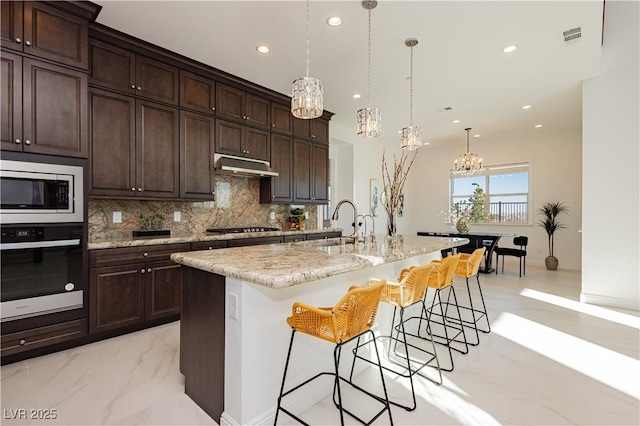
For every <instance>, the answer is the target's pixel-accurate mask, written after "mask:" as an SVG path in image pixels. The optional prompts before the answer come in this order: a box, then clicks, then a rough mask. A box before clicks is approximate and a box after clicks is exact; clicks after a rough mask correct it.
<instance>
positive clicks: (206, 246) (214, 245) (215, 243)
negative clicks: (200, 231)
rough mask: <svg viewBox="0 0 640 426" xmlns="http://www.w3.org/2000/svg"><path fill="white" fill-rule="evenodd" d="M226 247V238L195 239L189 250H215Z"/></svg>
mask: <svg viewBox="0 0 640 426" xmlns="http://www.w3.org/2000/svg"><path fill="white" fill-rule="evenodd" d="M226 247H227V241H226V240H212V241H196V242H193V243H191V251H199V250H215V249H221V248H226Z"/></svg>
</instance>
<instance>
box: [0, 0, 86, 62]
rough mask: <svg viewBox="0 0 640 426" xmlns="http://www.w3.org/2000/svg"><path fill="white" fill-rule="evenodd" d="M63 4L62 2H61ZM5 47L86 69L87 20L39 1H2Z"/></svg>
mask: <svg viewBox="0 0 640 426" xmlns="http://www.w3.org/2000/svg"><path fill="white" fill-rule="evenodd" d="M61 3H62V2H61ZM1 4H2V27H1V28H2V37H1V41H2V46H3V47H6V48H9V49H14V50H18V51H21V52H24V53H27V54H30V55H35V56H38V57H41V58H45V59H49V60H52V61H56V62H60V63H62V64H66V65H71V66H73V67H77V68H81V69H85V70H86V69H87V68H88V65H89V60H88V58H89V57H88V47H87V46H88V28H89V24H88V20H87V19H86V18H82V17H79V16H74V15H72V14H70V13H66V12H65V11H63V10H61V9H59V8H56V7H52V6H49V5H46V4H42V3H39V2H33V1H27V2H19V1H3V2H1Z"/></svg>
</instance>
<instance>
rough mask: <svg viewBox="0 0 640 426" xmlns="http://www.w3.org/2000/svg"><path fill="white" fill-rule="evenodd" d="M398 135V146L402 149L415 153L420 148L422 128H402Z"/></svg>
mask: <svg viewBox="0 0 640 426" xmlns="http://www.w3.org/2000/svg"><path fill="white" fill-rule="evenodd" d="M400 133H401V136H400V145H401V147H402V149H406V150H407V151H415V150H416V149H418V148H420V147H421V146H422V127H420V126H409V127H404V128H403V129H402V130H401V131H400Z"/></svg>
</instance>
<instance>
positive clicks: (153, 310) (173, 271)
mask: <svg viewBox="0 0 640 426" xmlns="http://www.w3.org/2000/svg"><path fill="white" fill-rule="evenodd" d="M146 266H147V273H146V278H145V280H146V282H145V287H146V293H145V297H146V307H145V320H146V321H150V320H154V319H156V318H162V317H166V316H169V315H175V314H179V313H180V305H181V303H182V299H181V291H182V268H181V265H179V264H176V263H173V262H172V261H170V260H169V261H165V262H151V263H147V264H146Z"/></svg>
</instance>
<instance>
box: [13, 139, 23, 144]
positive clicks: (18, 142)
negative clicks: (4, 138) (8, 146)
mask: <svg viewBox="0 0 640 426" xmlns="http://www.w3.org/2000/svg"><path fill="white" fill-rule="evenodd" d="M14 142H15V143H17V144H21V143H22V141H21V140H20V139H16V140H15V141H14Z"/></svg>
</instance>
